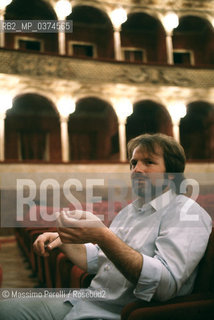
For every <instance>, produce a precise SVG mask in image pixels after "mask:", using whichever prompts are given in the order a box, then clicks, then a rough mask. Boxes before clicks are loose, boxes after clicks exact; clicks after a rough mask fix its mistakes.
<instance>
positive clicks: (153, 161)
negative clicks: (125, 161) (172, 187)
mask: <svg viewBox="0 0 214 320" xmlns="http://www.w3.org/2000/svg"><path fill="white" fill-rule="evenodd" d="M155 152H156V153H152V154H149V153H148V152H145V151H144V150H143V149H142V147H141V146H138V147H136V148H135V149H134V151H133V154H132V158H131V161H130V166H131V179H132V187H133V191H134V193H135V194H136V195H138V196H139V197H141V198H143V199H144V200H145V202H148V201H151V200H152V199H153V198H155V197H156V196H158V195H160V194H161V193H162V192H164V190H166V188H167V186H168V184H166V183H167V182H166V181H165V180H164V179H165V172H166V168H165V163H164V158H163V152H162V150H161V149H160V148H158V147H157V148H156V150H155Z"/></svg>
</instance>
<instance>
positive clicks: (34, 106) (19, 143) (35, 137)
mask: <svg viewBox="0 0 214 320" xmlns="http://www.w3.org/2000/svg"><path fill="white" fill-rule="evenodd" d="M5 159H6V160H16V161H17V160H20V161H24V160H26V161H28V160H36V161H60V160H61V141H60V122H59V117H58V113H57V111H56V108H55V106H54V104H53V103H52V102H51V101H50V100H48V99H47V98H45V97H44V96H41V95H38V94H33V93H28V94H23V95H19V96H16V97H15V99H14V101H13V107H12V109H10V110H8V111H7V116H6V119H5Z"/></svg>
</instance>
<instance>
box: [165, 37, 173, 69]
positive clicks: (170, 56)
mask: <svg viewBox="0 0 214 320" xmlns="http://www.w3.org/2000/svg"><path fill="white" fill-rule="evenodd" d="M166 52H167V63H168V64H174V59H173V45H172V31H167V32H166Z"/></svg>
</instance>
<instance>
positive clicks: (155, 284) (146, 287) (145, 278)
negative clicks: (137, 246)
mask: <svg viewBox="0 0 214 320" xmlns="http://www.w3.org/2000/svg"><path fill="white" fill-rule="evenodd" d="M174 291H175V282H174V280H173V277H172V276H171V274H170V272H169V271H168V270H167V269H166V267H165V266H164V265H163V264H162V262H161V261H160V260H159V259H157V258H156V257H154V258H153V257H149V256H147V255H143V267H142V270H141V274H140V277H139V280H138V283H137V286H136V288H135V290H134V294H135V296H136V297H137V298H138V299H142V300H145V301H150V300H151V299H152V298H153V297H155V299H157V300H160V301H164V300H167V299H169V298H170V297H171V295H172V294H173V293H174Z"/></svg>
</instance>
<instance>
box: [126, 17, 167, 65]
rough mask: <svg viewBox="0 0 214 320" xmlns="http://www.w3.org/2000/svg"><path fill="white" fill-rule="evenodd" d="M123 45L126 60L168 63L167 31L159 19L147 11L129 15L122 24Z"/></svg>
mask: <svg viewBox="0 0 214 320" xmlns="http://www.w3.org/2000/svg"><path fill="white" fill-rule="evenodd" d="M121 45H122V52H123V56H124V60H126V61H130V62H149V63H166V41H165V31H164V29H163V26H162V25H161V23H160V22H159V21H158V20H157V19H155V18H153V17H151V16H150V15H148V14H146V13H142V12H138V13H131V14H129V15H128V19H127V21H126V22H125V23H124V24H122V31H121Z"/></svg>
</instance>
